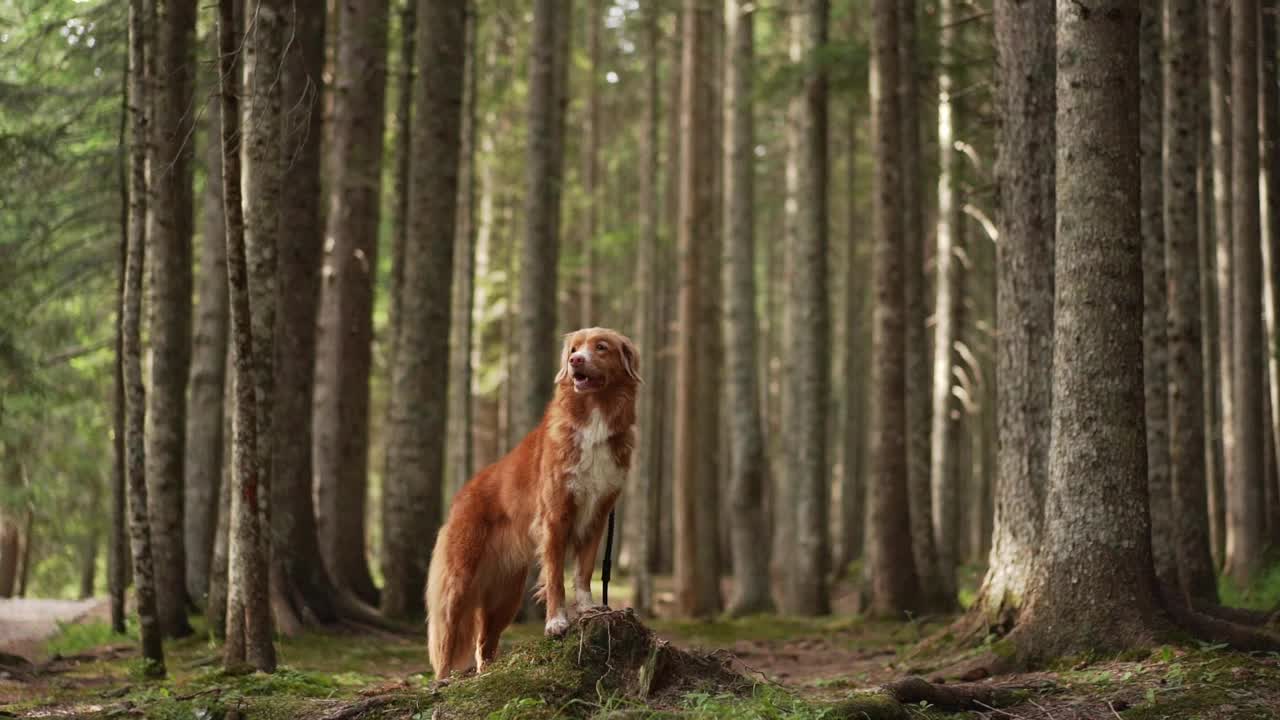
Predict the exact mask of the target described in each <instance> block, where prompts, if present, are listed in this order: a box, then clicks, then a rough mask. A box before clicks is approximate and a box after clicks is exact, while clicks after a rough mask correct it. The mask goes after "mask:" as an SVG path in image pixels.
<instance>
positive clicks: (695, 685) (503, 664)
mask: <svg viewBox="0 0 1280 720" xmlns="http://www.w3.org/2000/svg"><path fill="white" fill-rule="evenodd" d="M752 684H753V683H752V682H751V681H750V680H748V679H747V678H745V677H743V676H742V675H739V674H738V673H736V672H734V671H733V670H732V669H731V668H730V667H729V666H728V663H727V661H725V660H723V659H721V658H720V657H717V656H714V655H701V654H696V653H690V652H686V651H684V650H680V649H677V648H675V647H673V646H671V645H670V644H668V643H667V642H665V641H663V640H660V639H658V638H657V637H656V636H655V635H654V634H653V632H652V631H651V630H649V628H647V627H645V625H644V624H643V623H641V622H640V619H639V618H638V617H636V615H635V613H634V612H632V611H631V610H600V611H595V612H589V613H586V614H584V615H583V616H582V617H581V618H579V620H578V621H577V622H575V623H574V624H573V626H572V627H571V628H570V629H569V632H568V633H567V634H566V635H565V636H564V637H563V638H559V639H542V640H537V641H534V642H530V643H524V644H521V645H519V646H517V647H516V648H513V649H512V650H511V651H510V652H509V653H507V654H506V655H505V656H504V657H502V658H500V659H499V660H498V662H497V663H495V664H494V666H493V667H492V668H490V669H488V670H486V671H485V672H484V673H483V674H481V675H473V676H463V677H461V678H459V679H457V680H454V681H451V682H449V683H447V684H444V685H442V686H441V687H440V690H439V692H440V700H441V702H440V703H439V705H438V706H437V708H438V709H439V711H440V717H443V718H473V717H486V716H491V714H494V715H496V716H497V717H505V716H508V715H509V716H511V717H517V716H518V717H552V716H555V717H563V716H570V717H573V716H586V715H591V714H593V713H597V712H599V711H601V710H602V709H607V708H611V707H619V706H622V705H626V704H627V703H628V702H635V703H644V704H645V705H646V706H648V707H650V708H654V707H662V706H664V705H674V703H675V701H676V700H677V699H678V698H680V697H682V696H683V695H684V694H686V693H690V692H714V693H731V694H737V693H742V692H745V691H747V690H749V689H750V688H751V687H752Z"/></svg>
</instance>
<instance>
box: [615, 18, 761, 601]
mask: <svg viewBox="0 0 1280 720" xmlns="http://www.w3.org/2000/svg"><path fill="white" fill-rule="evenodd" d="M660 17H661V11H659V10H657V9H654V8H649V9H647V10H646V11H645V14H644V15H643V16H642V20H641V22H642V30H641V32H642V35H641V37H642V40H643V47H642V52H643V53H644V54H645V55H646V56H647V58H648V63H647V66H646V68H645V89H644V93H645V95H644V125H643V127H642V128H641V131H640V148H641V150H640V213H639V215H640V217H639V225H640V236H639V240H638V248H637V251H636V255H637V257H636V316H635V329H634V333H635V335H634V336H633V337H634V339H635V341H636V344H637V345H638V346H639V347H640V366H641V367H643V368H645V372H646V373H647V374H649V376H650V377H651V378H652V377H656V376H657V371H658V370H659V366H658V362H657V358H658V347H657V345H658V342H659V340H658V338H659V337H660V333H659V327H658V321H659V318H658V316H659V310H660V305H661V295H660V291H659V282H658V270H659V268H658V251H659V248H658V225H659V207H658V192H659V190H660V188H659V176H658V168H659V158H658V154H659V151H660V145H659V142H660V140H659V123H660V122H661V113H662V108H661V98H660V96H659V82H658V78H659V69H660V67H661V65H662V60H661V54H660V53H661V48H660V47H659V44H660V42H661V39H662V38H661V30H660V29H659V27H658V21H659V19H660ZM727 286H728V283H726V287H727ZM665 385H666V383H663V382H658V381H656V380H651V381H650V382H647V383H645V384H644V386H643V387H641V388H640V397H639V403H638V405H639V413H640V419H639V425H640V448H639V455H638V456H637V462H636V463H635V470H634V471H633V472H632V474H631V483H630V488H629V492H628V497H627V506H626V507H627V510H628V514H627V528H628V530H629V532H630V542H629V544H630V546H631V548H632V561H631V574H632V592H631V606H632V607H633V608H635V610H636V612H638V613H640V614H641V615H651V614H652V613H653V607H654V602H653V573H652V570H653V566H654V556H655V554H656V552H655V551H656V547H655V544H656V540H657V537H656V535H657V533H656V532H654V530H653V528H654V526H655V525H656V524H657V523H656V521H657V518H658V507H659V492H660V487H661V484H660V483H661V481H660V478H659V473H660V470H661V468H660V458H661V454H660V453H659V445H658V443H659V438H661V434H660V426H659V424H658V423H659V422H660V418H661V407H660V402H661V396H662V389H663V387H665ZM766 571H767V569H766Z"/></svg>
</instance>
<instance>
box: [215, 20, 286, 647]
mask: <svg viewBox="0 0 1280 720" xmlns="http://www.w3.org/2000/svg"><path fill="white" fill-rule="evenodd" d="M245 17H246V19H249V18H252V25H251V27H249V29H248V32H247V33H246V37H245V43H244V51H245V57H244V76H245V81H244V96H245V98H246V99H247V104H246V107H245V113H244V121H243V136H244V140H245V142H246V147H245V156H244V169H243V187H244V196H245V197H246V198H247V199H248V202H246V203H245V205H244V207H243V210H242V209H241V204H240V203H241V187H240V186H241V182H242V181H241V177H242V172H241V159H240V155H239V151H240V148H239V143H240V134H239V132H237V131H238V130H239V128H237V126H236V125H237V123H236V121H237V120H239V115H238V112H239V107H238V105H239V103H238V102H237V101H236V99H235V97H234V96H233V94H232V93H233V88H231V87H230V86H229V85H230V83H229V82H228V80H227V76H228V74H230V73H233V72H234V71H235V68H234V65H233V64H234V58H233V59H231V60H228V59H227V57H228V56H234V55H235V54H236V46H237V37H238V35H239V33H238V32H237V31H236V30H237V29H233V28H232V27H231V22H232V21H233V20H234V18H233V17H232V13H231V11H230V9H229V8H226V7H223V8H222V10H221V13H220V21H221V22H222V23H223V25H222V27H220V32H219V40H220V43H219V44H220V48H221V53H220V54H221V55H222V56H223V60H222V63H223V67H222V72H221V75H222V78H223V79H222V82H223V101H222V102H223V104H222V142H223V155H222V168H223V188H222V193H223V202H224V205H225V209H224V212H225V213H226V223H227V282H228V289H229V293H230V298H231V335H232V350H233V354H232V357H233V360H234V366H235V373H234V387H235V415H234V426H233V427H234V429H233V434H234V438H233V441H232V463H233V467H234V471H233V472H234V477H235V488H234V490H233V492H232V497H231V514H232V517H231V539H230V545H231V547H230V559H229V563H230V569H229V573H228V580H227V585H228V588H229V599H228V602H227V641H226V644H225V646H224V648H223V663H224V665H225V667H226V668H227V669H229V670H230V669H233V668H235V667H237V666H239V665H240V664H242V663H244V662H246V661H247V662H248V663H249V664H250V665H252V666H253V667H254V668H255V669H258V670H261V671H263V672H272V671H274V670H275V665H276V657H275V646H274V645H273V644H272V624H271V608H270V602H269V592H268V579H269V558H268V555H267V551H268V543H267V541H266V538H267V537H268V536H269V527H270V517H271V516H270V508H269V502H268V500H269V497H270V492H271V478H270V476H269V472H270V460H271V453H272V450H271V448H272V437H271V435H270V433H271V417H270V409H271V401H272V390H273V387H272V386H273V379H274V378H273V377H272V374H271V373H272V366H273V362H272V361H273V358H272V355H273V353H274V342H273V337H274V329H275V304H276V303H275V300H276V293H275V277H274V276H275V269H276V268H275V265H276V257H275V256H276V242H277V237H278V234H279V224H280V216H279V203H280V200H281V189H282V188H281V185H282V183H281V174H280V173H281V171H282V169H283V165H282V163H281V153H280V149H281V146H280V138H281V129H282V127H281V117H282V116H281V112H280V87H279V85H278V84H277V82H276V76H277V73H279V71H280V66H281V62H282V60H283V51H284V43H283V40H284V38H283V22H284V19H285V18H284V15H283V7H282V2H281V0H258V1H257V2H255V3H254V4H253V5H251V6H249V7H246V8H245Z"/></svg>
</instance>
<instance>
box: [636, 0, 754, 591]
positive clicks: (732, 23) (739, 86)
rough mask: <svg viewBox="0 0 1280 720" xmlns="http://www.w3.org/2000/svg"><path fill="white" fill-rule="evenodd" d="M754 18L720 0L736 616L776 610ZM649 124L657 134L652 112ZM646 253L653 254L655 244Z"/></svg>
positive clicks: (734, 1) (745, 8) (731, 1)
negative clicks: (760, 314)
mask: <svg viewBox="0 0 1280 720" xmlns="http://www.w3.org/2000/svg"><path fill="white" fill-rule="evenodd" d="M754 18H755V9H754V7H753V6H751V5H749V4H744V3H741V2H739V0H727V2H726V3H725V20H726V31H727V36H726V43H725V47H726V49H727V51H728V57H727V58H726V59H725V87H724V91H725V98H724V106H725V118H724V127H725V140H724V144H725V152H724V157H725V169H724V180H725V209H724V215H725V219H724V227H725V257H724V274H725V277H724V287H725V300H724V303H725V324H724V327H725V349H726V351H727V353H726V360H727V362H728V373H729V383H728V387H727V391H728V400H729V422H730V425H731V432H730V434H729V438H730V445H731V450H730V452H731V456H732V457H731V461H730V468H729V473H730V478H731V480H730V487H731V496H732V497H731V500H730V507H731V508H732V511H733V514H732V515H731V516H730V519H729V525H730V541H731V548H732V552H733V585H734V594H733V600H732V601H731V602H730V605H729V608H730V612H731V613H733V614H735V615H748V614H752V613H758V612H767V611H769V610H772V609H773V599H772V598H771V597H770V595H769V553H768V552H761V546H760V543H759V537H760V536H759V533H760V528H762V527H764V524H765V518H764V485H765V479H766V477H767V473H766V465H765V456H764V436H763V434H762V433H761V428H760V404H759V403H760V391H759V378H758V377H757V373H756V357H757V356H756V345H757V340H756V327H757V324H756V312H755V302H756V285H755V272H756V268H755V234H754V232H753V223H754V219H755V177H754V176H755V126H754V125H755V124H754V115H755V112H754V109H753V101H752V92H753V91H752V87H753V85H754V76H755V68H754V64H755V39H754V35H755V30H754ZM656 86H657V82H656V78H655V79H654V81H653V88H651V89H653V90H656ZM651 127H652V128H653V130H654V131H655V134H656V130H657V117H656V114H655V116H654V117H653V118H652V124H651ZM655 145H656V142H655ZM655 167H656V166H655ZM655 180H656V178H655ZM655 184H656V183H655ZM650 225H652V222H650ZM650 230H651V231H652V227H650ZM648 252H649V256H650V260H651V259H652V249H650V250H649V251H648ZM650 277H652V275H650ZM643 291H644V292H652V288H651V287H646V288H644V289H643ZM641 298H642V300H641V302H645V303H647V302H648V300H646V299H643V298H644V296H643V295H641Z"/></svg>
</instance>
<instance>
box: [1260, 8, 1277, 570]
mask: <svg viewBox="0 0 1280 720" xmlns="http://www.w3.org/2000/svg"><path fill="white" fill-rule="evenodd" d="M1278 11H1280V6H1278V4H1277V2H1276V0H1262V4H1261V8H1260V14H1259V18H1258V20H1259V23H1260V33H1259V43H1260V45H1259V48H1258V50H1259V60H1260V63H1259V66H1258V72H1259V78H1258V110H1259V113H1258V130H1259V133H1260V134H1261V143H1260V147H1261V158H1260V163H1261V170H1262V173H1261V175H1260V178H1261V182H1262V189H1261V194H1260V198H1261V201H1262V264H1263V268H1264V273H1265V275H1264V277H1263V279H1262V281H1263V282H1262V284H1263V301H1264V306H1263V312H1264V317H1265V318H1266V327H1265V328H1264V329H1265V334H1264V339H1265V345H1264V347H1265V348H1266V357H1267V381H1268V382H1267V386H1268V388H1269V390H1270V394H1269V395H1268V398H1267V399H1268V403H1269V404H1268V409H1269V413H1268V417H1267V422H1268V427H1269V429H1270V431H1271V432H1270V434H1269V435H1267V436H1266V437H1264V438H1263V440H1262V443H1263V447H1265V448H1268V450H1267V453H1268V454H1267V457H1274V456H1275V454H1276V452H1277V451H1280V357H1278V356H1277V354H1276V348H1277V347H1278V346H1280V337H1278V336H1277V332H1278V330H1280V325H1277V317H1278V316H1280V314H1278V313H1277V307H1276V306H1277V293H1280V177H1277V174H1278V173H1280V104H1278V103H1280V97H1278V95H1280V93H1278V92H1277V88H1276V83H1277V81H1280V78H1278V73H1277V64H1278V61H1277V57H1276V52H1277V41H1276V23H1277V12H1278ZM1273 466H1274V463H1273ZM1272 469H1273V470H1274V469H1275V468H1274V467H1272ZM1264 480H1265V482H1266V487H1265V488H1264V489H1265V495H1266V497H1267V502H1266V509H1267V512H1266V515H1267V517H1266V523H1265V524H1266V526H1267V536H1266V542H1268V544H1272V545H1274V544H1275V542H1274V541H1276V540H1280V516H1278V515H1280V513H1278V512H1277V511H1280V506H1278V505H1277V502H1275V501H1276V500H1277V495H1278V494H1280V484H1278V483H1276V482H1275V477H1274V475H1272V474H1268V475H1267V476H1266V477H1265V478H1264Z"/></svg>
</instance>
